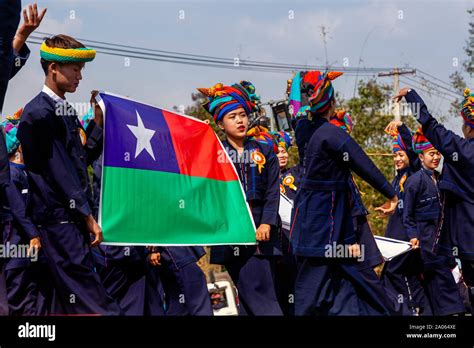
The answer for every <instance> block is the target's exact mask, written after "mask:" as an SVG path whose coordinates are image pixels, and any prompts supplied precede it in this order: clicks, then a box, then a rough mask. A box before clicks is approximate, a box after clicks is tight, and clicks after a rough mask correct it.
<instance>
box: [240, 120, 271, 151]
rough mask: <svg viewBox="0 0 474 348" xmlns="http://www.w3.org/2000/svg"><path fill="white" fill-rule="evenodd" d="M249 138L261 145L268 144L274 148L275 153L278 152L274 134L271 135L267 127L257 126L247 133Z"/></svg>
mask: <svg viewBox="0 0 474 348" xmlns="http://www.w3.org/2000/svg"><path fill="white" fill-rule="evenodd" d="M247 137H249V138H250V140H255V141H258V142H259V143H261V144H267V145H269V146H271V147H272V148H273V151H274V152H275V153H277V152H278V144H277V142H276V140H275V138H274V137H273V135H272V133H270V131H269V130H268V129H267V128H266V127H263V126H255V127H253V128H251V129H249V130H248V132H247Z"/></svg>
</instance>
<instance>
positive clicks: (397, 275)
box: [382, 121, 432, 315]
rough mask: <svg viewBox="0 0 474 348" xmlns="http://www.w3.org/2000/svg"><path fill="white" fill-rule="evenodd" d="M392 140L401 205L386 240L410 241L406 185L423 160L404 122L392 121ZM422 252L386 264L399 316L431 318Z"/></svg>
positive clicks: (389, 288) (387, 284)
mask: <svg viewBox="0 0 474 348" xmlns="http://www.w3.org/2000/svg"><path fill="white" fill-rule="evenodd" d="M385 132H386V133H387V134H389V135H390V136H391V137H392V148H393V161H394V164H395V169H396V175H395V178H394V179H393V181H392V186H393V188H394V189H395V191H396V192H397V196H398V202H399V203H398V205H397V209H396V210H395V213H394V214H393V215H391V216H390V217H389V220H388V224H387V229H386V231H385V236H386V237H388V238H393V239H398V240H403V241H407V242H409V241H410V238H409V237H408V235H407V234H406V231H405V227H404V226H403V209H404V204H403V202H404V198H405V184H406V181H407V179H408V178H409V177H410V176H411V175H412V174H413V173H415V172H417V171H418V170H419V169H420V168H421V165H420V160H419V158H418V155H417V154H416V153H415V151H414V150H413V146H412V134H411V131H410V130H409V129H408V127H407V126H406V125H405V124H403V123H402V122H401V121H392V122H390V123H389V124H388V125H387V127H386V128H385ZM420 257H421V256H420V250H419V248H415V249H413V250H412V251H410V252H409V253H405V254H402V255H399V256H397V257H395V258H394V259H392V260H390V261H387V262H385V264H384V268H383V270H382V280H383V282H384V286H385V289H386V290H387V292H388V293H390V294H391V295H392V296H393V300H394V305H395V307H394V308H395V312H396V314H398V315H431V314H432V312H431V308H430V305H429V301H428V300H427V299H426V296H425V292H424V289H423V287H422V286H421V278H422V274H421V273H422V269H421V258H420Z"/></svg>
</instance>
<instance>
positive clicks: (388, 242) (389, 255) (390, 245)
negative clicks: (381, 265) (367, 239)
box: [375, 236, 412, 261]
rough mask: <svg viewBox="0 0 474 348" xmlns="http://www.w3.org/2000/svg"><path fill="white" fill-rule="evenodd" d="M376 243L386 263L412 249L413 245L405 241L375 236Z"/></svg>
mask: <svg viewBox="0 0 474 348" xmlns="http://www.w3.org/2000/svg"><path fill="white" fill-rule="evenodd" d="M375 242H376V243H377V246H378V248H379V250H380V252H381V253H382V256H383V258H384V259H385V261H390V260H392V259H393V258H394V257H396V256H398V255H401V254H404V253H406V252H407V251H410V250H411V249H412V246H411V244H410V243H409V242H405V241H404V240H398V239H392V238H387V237H381V236H375Z"/></svg>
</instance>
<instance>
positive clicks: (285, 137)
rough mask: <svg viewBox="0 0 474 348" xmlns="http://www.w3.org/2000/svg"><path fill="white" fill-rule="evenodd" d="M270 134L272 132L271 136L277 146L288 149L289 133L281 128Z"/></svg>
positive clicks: (289, 143)
mask: <svg viewBox="0 0 474 348" xmlns="http://www.w3.org/2000/svg"><path fill="white" fill-rule="evenodd" d="M271 134H272V136H273V138H274V139H275V141H276V143H277V145H278V147H282V148H284V149H285V150H286V151H288V149H289V148H290V146H291V138H290V135H289V134H288V133H287V132H285V131H284V130H281V131H279V132H273V133H271Z"/></svg>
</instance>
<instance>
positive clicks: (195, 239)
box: [101, 167, 255, 245]
mask: <svg viewBox="0 0 474 348" xmlns="http://www.w3.org/2000/svg"><path fill="white" fill-rule="evenodd" d="M101 223H102V229H103V233H104V242H106V243H111V244H114V243H117V244H119V243H120V244H130V245H132V244H139V245H150V244H163V245H166V244H170V245H180V244H183V245H186V244H188V245H193V244H194V245H199V244H200V245H212V244H249V243H252V244H253V243H255V227H254V225H253V221H252V218H251V216H250V214H249V211H248V208H247V205H246V204H245V200H244V196H243V193H242V189H241V186H240V182H239V181H227V182H225V181H220V180H214V179H208V178H201V177H194V176H187V175H182V174H176V173H168V172H158V171H151V170H141V169H129V168H116V167H104V170H103V191H102V206H101Z"/></svg>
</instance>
